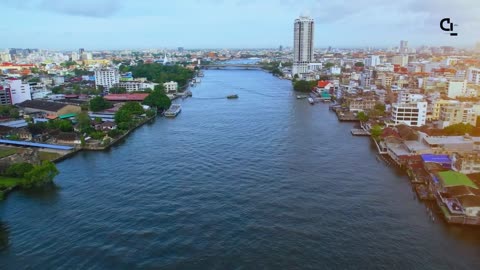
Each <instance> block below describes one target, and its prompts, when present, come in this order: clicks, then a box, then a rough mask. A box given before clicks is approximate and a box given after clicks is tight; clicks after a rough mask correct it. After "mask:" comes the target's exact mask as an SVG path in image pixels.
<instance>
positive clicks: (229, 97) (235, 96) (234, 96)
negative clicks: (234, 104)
mask: <svg viewBox="0 0 480 270" xmlns="http://www.w3.org/2000/svg"><path fill="white" fill-rule="evenodd" d="M227 98H228V99H234V98H238V95H237V94H233V95H228V96H227Z"/></svg>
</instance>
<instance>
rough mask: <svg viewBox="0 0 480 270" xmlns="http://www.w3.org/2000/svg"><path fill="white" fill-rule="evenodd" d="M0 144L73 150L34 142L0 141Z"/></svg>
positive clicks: (67, 147)
mask: <svg viewBox="0 0 480 270" xmlns="http://www.w3.org/2000/svg"><path fill="white" fill-rule="evenodd" d="M0 143H4V144H10V145H19V146H31V147H39V148H49V149H56V150H73V147H72V146H65V145H57V144H46V143H34V142H24V141H12V140H2V139H0Z"/></svg>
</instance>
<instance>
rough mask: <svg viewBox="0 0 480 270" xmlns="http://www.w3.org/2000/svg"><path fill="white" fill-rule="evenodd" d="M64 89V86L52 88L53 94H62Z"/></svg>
mask: <svg viewBox="0 0 480 270" xmlns="http://www.w3.org/2000/svg"><path fill="white" fill-rule="evenodd" d="M63 91H64V89H63V86H55V87H53V88H52V93H54V94H61V93H63Z"/></svg>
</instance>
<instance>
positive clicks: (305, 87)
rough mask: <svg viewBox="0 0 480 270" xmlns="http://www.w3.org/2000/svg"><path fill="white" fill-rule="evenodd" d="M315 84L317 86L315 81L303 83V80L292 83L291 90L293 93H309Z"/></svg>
mask: <svg viewBox="0 0 480 270" xmlns="http://www.w3.org/2000/svg"><path fill="white" fill-rule="evenodd" d="M316 84H317V82H316V81H304V80H299V81H294V82H293V89H294V90H295V91H300V92H310V91H312V88H313V87H315V85H316Z"/></svg>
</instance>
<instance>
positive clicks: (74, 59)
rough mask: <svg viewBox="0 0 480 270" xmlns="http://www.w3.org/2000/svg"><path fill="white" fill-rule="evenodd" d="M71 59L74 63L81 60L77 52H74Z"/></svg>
mask: <svg viewBox="0 0 480 270" xmlns="http://www.w3.org/2000/svg"><path fill="white" fill-rule="evenodd" d="M71 58H72V61H78V60H80V56H79V55H78V53H76V52H72V55H71Z"/></svg>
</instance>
